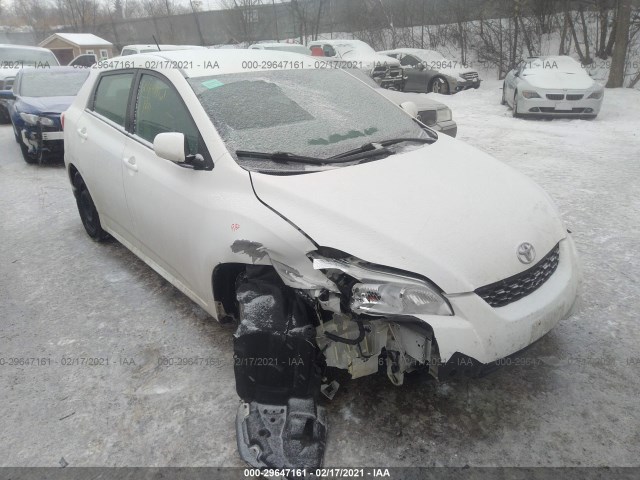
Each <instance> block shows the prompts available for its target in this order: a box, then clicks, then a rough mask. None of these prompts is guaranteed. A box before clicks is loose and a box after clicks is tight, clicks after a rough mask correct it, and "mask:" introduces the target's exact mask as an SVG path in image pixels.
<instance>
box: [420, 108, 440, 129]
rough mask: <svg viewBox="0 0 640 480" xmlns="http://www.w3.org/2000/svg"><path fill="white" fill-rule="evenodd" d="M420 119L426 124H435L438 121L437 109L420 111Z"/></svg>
mask: <svg viewBox="0 0 640 480" xmlns="http://www.w3.org/2000/svg"><path fill="white" fill-rule="evenodd" d="M418 119H419V120H420V121H421V122H422V123H424V124H425V125H429V126H431V125H435V124H436V122H437V121H438V112H437V111H435V110H423V111H421V112H418Z"/></svg>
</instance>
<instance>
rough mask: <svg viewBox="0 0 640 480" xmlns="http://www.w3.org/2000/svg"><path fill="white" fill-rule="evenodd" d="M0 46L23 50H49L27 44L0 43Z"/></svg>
mask: <svg viewBox="0 0 640 480" xmlns="http://www.w3.org/2000/svg"><path fill="white" fill-rule="evenodd" d="M0 48H23V49H25V50H38V51H41V52H51V50H49V49H48V48H42V47H32V46H29V45H15V44H13V43H0Z"/></svg>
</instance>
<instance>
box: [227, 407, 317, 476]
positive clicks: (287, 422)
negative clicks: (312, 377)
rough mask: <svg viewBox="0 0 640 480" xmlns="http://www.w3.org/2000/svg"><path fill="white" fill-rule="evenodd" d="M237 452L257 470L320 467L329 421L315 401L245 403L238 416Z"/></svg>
mask: <svg viewBox="0 0 640 480" xmlns="http://www.w3.org/2000/svg"><path fill="white" fill-rule="evenodd" d="M236 434H237V439H238V451H239V452H240V456H241V457H242V459H243V460H244V461H245V462H247V463H248V464H250V465H251V466H252V467H256V468H291V469H297V468H317V467H319V466H320V465H322V459H323V458H324V449H325V441H326V435H327V421H326V413H325V410H324V408H322V407H318V406H317V405H316V402H315V400H314V399H313V398H307V399H302V398H290V399H289V401H288V402H287V405H265V404H261V403H258V402H251V403H242V404H241V405H240V409H239V410H238V416H237V417H236Z"/></svg>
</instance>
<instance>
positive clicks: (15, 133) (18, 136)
mask: <svg viewBox="0 0 640 480" xmlns="http://www.w3.org/2000/svg"><path fill="white" fill-rule="evenodd" d="M12 126H13V125H12ZM13 135H14V136H15V137H16V143H17V144H18V145H20V144H21V143H22V139H21V138H20V135H18V132H17V130H16V127H15V126H13Z"/></svg>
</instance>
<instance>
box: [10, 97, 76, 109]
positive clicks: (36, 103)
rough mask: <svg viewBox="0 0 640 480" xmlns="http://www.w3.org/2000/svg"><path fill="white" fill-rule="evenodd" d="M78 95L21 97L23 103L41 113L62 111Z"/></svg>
mask: <svg viewBox="0 0 640 480" xmlns="http://www.w3.org/2000/svg"><path fill="white" fill-rule="evenodd" d="M75 98H76V97H21V98H20V101H21V102H22V103H23V105H25V106H27V107H28V108H30V109H32V110H33V111H34V112H40V113H62V112H64V111H65V110H66V109H68V108H69V107H70V106H71V104H72V103H73V101H74V100H75Z"/></svg>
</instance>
